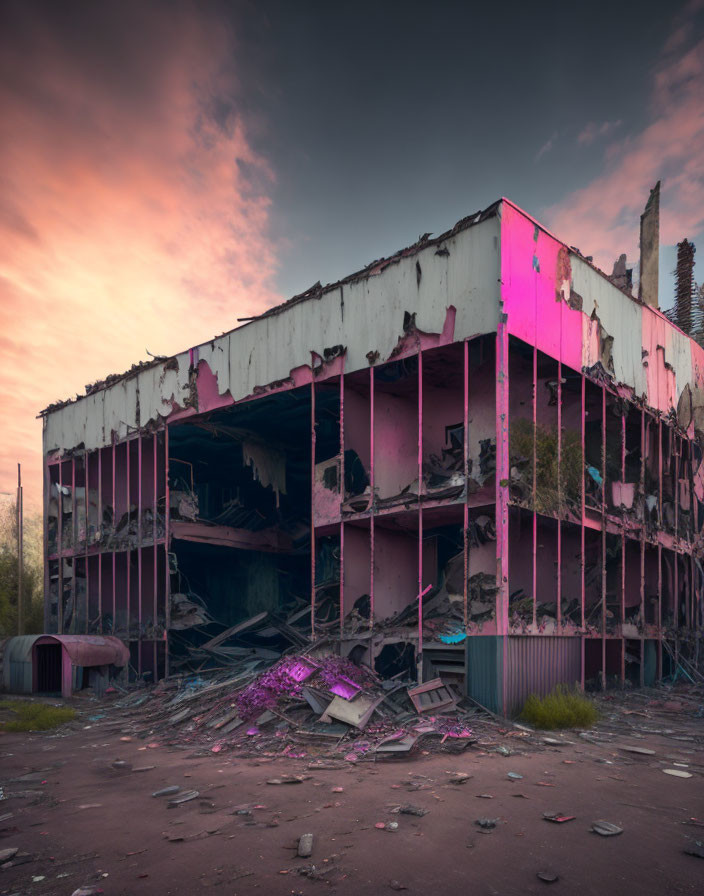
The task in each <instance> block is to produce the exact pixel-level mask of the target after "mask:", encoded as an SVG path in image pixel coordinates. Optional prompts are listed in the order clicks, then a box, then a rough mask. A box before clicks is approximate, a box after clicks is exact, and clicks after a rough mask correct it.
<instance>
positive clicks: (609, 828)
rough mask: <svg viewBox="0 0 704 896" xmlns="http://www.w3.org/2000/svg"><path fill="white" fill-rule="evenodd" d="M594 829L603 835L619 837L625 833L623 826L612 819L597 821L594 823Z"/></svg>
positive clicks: (596, 832)
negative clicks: (612, 821) (611, 820)
mask: <svg viewBox="0 0 704 896" xmlns="http://www.w3.org/2000/svg"><path fill="white" fill-rule="evenodd" d="M592 831H593V832H594V833H595V834H599V835H600V836H602V837H617V836H618V835H619V834H622V833H623V828H620V827H619V826H618V825H616V824H612V823H611V822H610V821H595V822H593V823H592Z"/></svg>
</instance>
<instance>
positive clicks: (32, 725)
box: [0, 700, 76, 731]
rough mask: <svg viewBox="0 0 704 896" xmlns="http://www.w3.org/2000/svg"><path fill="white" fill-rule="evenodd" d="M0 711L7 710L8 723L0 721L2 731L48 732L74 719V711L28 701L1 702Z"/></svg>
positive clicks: (64, 707) (63, 707)
mask: <svg viewBox="0 0 704 896" xmlns="http://www.w3.org/2000/svg"><path fill="white" fill-rule="evenodd" d="M0 709H2V710H6V711H7V710H9V712H10V713H11V715H12V717H11V718H10V719H9V721H2V720H0V730H2V731H50V730H51V729H52V728H58V727H59V726H60V725H64V724H66V722H71V721H72V720H73V719H75V718H76V710H75V709H71V708H69V707H66V706H50V705H48V704H47V703H33V702H31V701H29V700H2V701H0Z"/></svg>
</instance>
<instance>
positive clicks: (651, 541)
mask: <svg viewBox="0 0 704 896" xmlns="http://www.w3.org/2000/svg"><path fill="white" fill-rule="evenodd" d="M657 206H658V203H657V197H654V198H653V197H651V200H650V202H649V204H648V209H649V211H648V210H646V213H645V215H644V220H643V222H642V223H641V230H642V234H643V246H642V250H643V252H645V253H647V252H652V251H657V248H655V250H653V246H655V247H657V243H658V241H657V227H656V226H655V227H653V226H652V223H653V222H652V221H649V220H648V215H649V214H657ZM648 247H650V248H648ZM621 267H623V268H624V270H620V268H621ZM641 270H642V271H643V272H644V275H645V278H644V279H642V283H641V289H640V294H641V297H642V298H635V297H633V296H632V295H631V293H630V286H629V283H630V277H627V276H626V271H625V265H623V264H622V265H620V267H619V270H618V271H617V272H616V276H615V277H613V278H610V277H608V276H606V275H605V274H604V273H603V272H601V271H600V270H598V269H597V268H596V267H595V266H594V265H593V264H592V263H591V261H590V259H587V258H585V257H584V256H582V255H581V254H580V253H579V252H578V251H577V250H575V249H573V248H569V247H568V246H566V245H565V244H563V243H562V242H560V240H559V239H557V238H556V237H554V236H553V235H552V234H550V233H549V232H548V231H546V230H545V228H543V227H542V226H541V225H540V224H538V223H537V222H536V221H535V220H533V219H532V218H531V217H530V216H529V215H527V214H525V213H524V212H522V211H521V210H520V209H519V208H517V207H516V206H515V205H514V204H513V203H512V202H509V201H508V200H506V199H502V200H500V201H499V202H496V203H495V204H494V205H492V206H491V207H489V208H487V209H486V210H485V211H482V212H479V213H478V214H475V215H472V216H470V217H468V218H465V219H463V220H462V221H460V222H459V223H458V224H457V225H456V226H455V227H454V228H453V229H452V230H450V231H448V232H447V233H444V234H443V235H442V236H440V237H438V238H436V239H433V238H430V237H429V236H428V235H426V236H425V237H423V238H421V239H420V240H419V241H418V242H417V243H416V244H415V245H414V246H411V247H410V248H408V249H405V250H403V251H401V252H399V253H397V254H396V255H395V256H393V257H391V258H388V259H384V260H382V261H377V262H374V263H373V264H371V265H370V266H369V267H367V268H366V269H364V270H363V271H360V272H359V273H356V274H354V275H352V276H350V277H348V278H346V279H344V280H342V281H340V282H339V283H335V284H332V285H330V286H325V287H321V286H320V284H316V286H314V287H312V288H311V289H310V290H308V291H307V292H306V293H304V294H302V295H299V296H296V297H295V298H293V299H291V300H290V301H288V302H285V303H284V304H282V305H280V306H278V307H276V308H272V309H270V310H269V311H267V312H265V313H264V314H262V315H260V316H259V317H257V318H255V319H253V320H251V321H249V322H247V323H245V324H244V325H243V326H240V327H238V328H237V329H235V330H232V331H231V332H228V333H225V334H224V335H222V336H219V337H218V338H216V339H213V340H212V341H211V342H207V343H205V344H203V345H199V346H196V347H195V348H191V349H190V350H188V351H186V352H184V353H182V354H179V355H176V356H174V357H171V358H159V359H155V360H153V361H150V362H149V363H144V364H141V365H137V366H135V367H133V368H132V370H130V371H128V372H127V373H125V374H124V375H121V376H113V377H110V378H109V379H108V380H106V381H105V382H101V383H96V384H95V385H93V386H90V387H88V388H87V389H86V394H85V395H84V396H81V397H80V398H77V399H76V400H74V401H69V402H66V403H63V404H60V405H55V406H52V407H50V408H47V409H46V410H45V411H44V412H43V427H44V433H43V437H44V460H45V504H44V506H45V511H44V519H45V527H46V630H47V632H60V633H67V634H75V633H95V634H103V635H116V636H118V637H119V638H121V639H122V640H124V641H125V642H126V643H127V644H128V645H129V649H130V652H131V665H132V667H133V669H134V671H135V673H141V674H147V675H149V674H150V675H151V676H153V677H154V678H160V677H162V676H164V675H165V674H168V673H169V672H174V671H178V670H184V669H197V668H199V667H200V666H202V665H203V664H204V663H207V662H208V661H210V662H213V658H215V664H217V663H220V664H222V663H223V662H226V661H227V658H228V657H232V656H241V655H247V653H248V652H249V653H251V652H252V651H257V653H256V654H254V655H266V653H267V650H270V647H271V645H272V644H274V643H279V642H280V639H281V638H283V639H284V640H287V642H288V643H290V644H291V645H292V646H295V647H296V648H297V649H300V646H301V645H304V644H306V643H308V641H309V639H311V638H312V639H327V640H328V641H329V642H332V643H333V644H334V645H335V649H339V650H340V651H341V652H342V653H343V654H344V655H352V656H353V657H354V658H355V659H356V660H357V661H359V660H362V661H365V662H368V663H369V664H371V665H372V666H374V667H375V668H376V669H377V671H379V673H380V674H382V675H384V676H387V677H391V676H393V675H404V674H405V675H406V676H413V677H415V676H416V675H420V676H421V677H423V678H424V679H429V678H435V677H442V678H443V679H444V680H446V681H449V682H453V681H454V682H457V683H461V685H462V686H463V687H465V688H466V690H467V692H468V693H469V694H470V695H472V696H473V697H474V698H475V699H477V700H479V701H480V702H482V703H483V704H485V705H488V706H490V707H492V708H494V709H498V710H503V711H506V712H510V711H515V710H516V709H517V708H518V707H520V705H521V703H522V701H523V699H524V698H525V696H526V695H527V694H528V693H529V692H532V691H538V692H544V691H545V690H547V689H549V688H550V687H552V686H553V685H554V684H555V683H558V682H575V681H576V682H581V683H582V684H584V683H585V682H594V683H596V684H599V685H601V686H609V685H610V684H614V683H616V684H618V683H621V682H623V681H625V680H627V679H628V680H631V681H632V682H633V683H635V684H638V683H652V682H654V681H655V680H656V679H659V678H660V677H661V676H663V675H664V674H667V673H668V672H670V671H672V670H673V668H674V666H673V659H672V657H673V656H674V653H675V651H679V652H680V654H679V655H683V653H684V652H685V651H691V652H692V655H694V653H695V652H698V646H697V645H698V637H699V634H700V632H701V625H702V588H703V586H704V568H703V567H702V561H701V558H702V539H701V534H700V533H701V531H702V524H703V522H704V465H702V447H701V445H702V444H704V443H703V442H702V440H703V439H704V349H702V348H701V347H700V346H699V345H697V344H696V343H695V342H694V341H693V340H692V339H691V338H690V337H689V336H687V335H685V334H684V333H683V332H682V331H680V330H679V329H678V328H677V327H676V326H675V325H674V324H673V323H672V322H670V320H668V319H667V317H666V316H665V315H664V314H663V313H662V312H661V311H659V310H658V307H657V260H656V259H653V258H652V257H650V256H649V257H647V258H645V259H642V261H641ZM617 278H618V283H616V282H614V280H615V279H617ZM244 629H249V630H251V631H254V632H255V635H256V638H255V639H254V640H255V642H256V645H258V646H253V647H250V648H244V647H241V646H239V647H232V646H228V638H229V637H230V636H231V635H232V633H233V632H237V631H242V630H244ZM277 639H279V641H278V642H277ZM274 655H276V654H275V653H274Z"/></svg>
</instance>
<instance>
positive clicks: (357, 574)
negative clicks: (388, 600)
mask: <svg viewBox="0 0 704 896" xmlns="http://www.w3.org/2000/svg"><path fill="white" fill-rule="evenodd" d="M370 562H371V552H370V547H369V530H368V529H362V528H359V527H357V526H352V525H349V524H347V525H346V526H345V585H344V589H343V609H344V613H345V614H347V613H349V611H350V610H351V609H352V606H353V605H354V602H355V601H356V600H357V598H359V597H361V596H362V595H363V594H369V585H370V580H371V569H370Z"/></svg>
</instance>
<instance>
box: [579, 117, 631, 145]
mask: <svg viewBox="0 0 704 896" xmlns="http://www.w3.org/2000/svg"><path fill="white" fill-rule="evenodd" d="M620 126H621V119H619V120H618V121H602V122H601V124H597V123H596V122H594V121H590V122H589V123H588V124H586V125H585V126H584V127H583V128H582V130H581V131H580V132H579V134H578V135H577V143H579V144H581V145H583V146H587V145H588V144H590V143H593V142H594V141H595V140H598V139H599V138H600V137H605V136H606V135H607V134H609V133H610V132H611V131H614V130H616V128H618V127H620Z"/></svg>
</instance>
